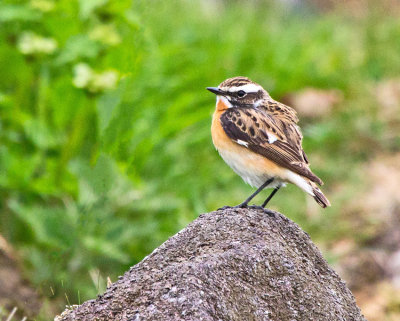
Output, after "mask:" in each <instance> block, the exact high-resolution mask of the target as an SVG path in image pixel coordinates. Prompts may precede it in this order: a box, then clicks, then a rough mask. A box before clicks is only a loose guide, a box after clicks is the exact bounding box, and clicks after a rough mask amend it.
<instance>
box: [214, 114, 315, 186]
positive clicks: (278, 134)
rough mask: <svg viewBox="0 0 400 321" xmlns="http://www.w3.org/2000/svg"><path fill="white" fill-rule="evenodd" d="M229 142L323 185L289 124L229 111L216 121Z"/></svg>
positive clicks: (299, 134) (294, 128) (298, 137)
mask: <svg viewBox="0 0 400 321" xmlns="http://www.w3.org/2000/svg"><path fill="white" fill-rule="evenodd" d="M220 121H221V125H222V128H223V129H224V131H225V133H226V134H227V135H228V137H229V138H230V139H232V140H233V141H234V142H236V143H237V144H240V145H242V146H245V147H246V148H248V149H250V150H251V151H253V152H255V153H257V154H260V155H262V156H265V157H266V158H268V159H270V160H271V161H273V162H274V163H276V164H278V165H280V166H282V167H285V168H287V169H289V170H291V171H293V172H295V173H297V174H299V175H302V176H304V177H307V178H308V179H310V180H311V181H313V182H315V183H318V184H320V185H322V184H323V182H322V180H321V179H320V178H319V177H318V176H316V175H315V174H314V173H312V172H311V170H310V169H309V167H308V160H307V157H306V155H305V153H304V151H303V148H302V147H301V141H302V138H303V137H302V135H301V133H300V130H299V128H298V126H297V125H296V124H295V123H293V122H288V121H284V120H281V119H279V118H277V117H273V116H271V115H269V114H268V113H267V112H265V111H263V110H259V109H254V108H230V109H228V110H227V111H225V112H224V113H223V114H222V115H221V118H220Z"/></svg>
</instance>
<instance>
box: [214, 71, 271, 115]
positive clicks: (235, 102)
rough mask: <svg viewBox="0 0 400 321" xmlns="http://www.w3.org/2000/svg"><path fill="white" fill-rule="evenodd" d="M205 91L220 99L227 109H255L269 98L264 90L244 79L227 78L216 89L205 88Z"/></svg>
mask: <svg viewBox="0 0 400 321" xmlns="http://www.w3.org/2000/svg"><path fill="white" fill-rule="evenodd" d="M207 90H209V91H211V92H212V93H214V94H216V95H217V97H218V99H222V100H223V101H224V103H225V104H226V105H227V107H228V108H231V107H253V108H256V107H258V106H259V105H260V104H261V103H262V101H263V100H264V99H268V98H270V96H269V94H268V92H267V91H266V90H265V89H264V88H262V87H261V86H260V85H259V84H257V83H255V82H253V81H251V80H250V79H249V78H246V77H234V78H228V79H226V80H225V81H223V82H222V83H220V85H219V86H218V87H207Z"/></svg>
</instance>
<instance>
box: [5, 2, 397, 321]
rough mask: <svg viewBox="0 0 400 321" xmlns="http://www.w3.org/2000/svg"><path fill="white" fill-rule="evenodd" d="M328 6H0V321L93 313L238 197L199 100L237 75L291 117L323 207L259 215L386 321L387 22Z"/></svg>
mask: <svg viewBox="0 0 400 321" xmlns="http://www.w3.org/2000/svg"><path fill="white" fill-rule="evenodd" d="M322 4H323V5H322ZM340 4H341V5H339V6H338V5H336V4H335V1H324V2H319V1H218V0H208V1H201V0H197V1H196V0H191V1H189V0H187V1H184V0H182V1H177V0H173V1H144V0H142V1H131V0H129V1H128V0H120V1H111V0H80V1H71V0H60V1H51V0H31V1H17V0H14V1H12V0H3V1H1V3H0V41H1V44H0V66H1V69H0V70H1V74H0V117H1V118H0V193H1V194H0V211H1V212H0V253H1V254H2V255H3V256H4V257H6V258H7V260H10V262H13V263H12V264H15V266H17V267H18V268H15V269H14V268H13V269H12V270H13V271H14V273H16V274H17V275H15V276H14V278H15V280H17V281H15V280H11V279H12V278H11V279H9V278H8V277H7V278H6V277H5V276H4V275H7V274H4V273H3V274H2V273H1V269H2V268H1V266H3V267H5V266H6V264H5V263H3V264H0V287H3V289H6V288H7V284H11V283H12V282H14V281H15V284H16V285H15V287H14V288H13V291H12V293H13V296H11V295H10V294H7V291H6V290H4V291H3V292H4V293H5V294H4V293H2V291H1V290H0V307H2V309H1V310H0V311H1V312H0V319H1V317H6V316H7V315H8V313H9V312H10V311H11V310H12V308H13V307H14V306H15V307H18V312H17V314H16V315H15V320H16V319H17V317H18V316H21V317H22V316H24V315H28V316H30V317H31V318H34V319H36V320H48V319H52V318H53V317H54V315H55V314H57V313H60V312H61V311H62V310H63V309H64V308H65V305H69V304H79V303H82V302H83V301H85V300H87V299H91V298H94V297H95V296H96V295H97V294H99V293H102V292H103V291H104V290H105V288H106V285H107V278H109V279H110V280H111V281H115V280H116V279H117V277H118V276H119V275H121V274H122V273H123V272H124V271H126V270H127V269H128V268H129V267H130V266H132V265H134V264H135V263H137V262H139V261H140V260H142V259H143V257H144V256H145V255H147V254H149V253H150V252H151V251H152V250H153V249H154V248H156V247H157V246H159V245H160V244H161V243H162V242H163V241H165V240H166V239H167V238H168V237H170V236H172V235H173V234H175V233H176V232H178V231H179V230H181V229H182V228H184V227H185V226H186V225H187V224H188V223H189V222H191V221H192V220H194V219H195V218H196V217H197V216H198V215H199V214H200V213H203V212H208V211H212V210H215V209H217V208H218V207H221V206H223V205H236V204H238V203H239V202H241V201H243V200H244V199H245V198H246V197H247V196H248V195H249V194H250V193H251V192H252V189H251V188H250V187H249V186H247V185H245V184H244V183H243V181H242V180H241V179H240V177H238V176H237V175H236V174H234V173H233V172H232V170H231V169H229V168H228V166H227V165H226V164H225V163H224V162H223V161H222V159H221V158H220V157H219V155H218V153H217V152H216V151H215V149H214V147H213V145H212V142H211V136H210V123H211V115H212V112H213V109H214V105H215V97H214V96H213V95H212V94H210V93H209V92H207V91H206V90H205V87H206V86H217V85H218V84H219V83H220V82H222V81H223V80H224V79H226V78H228V77H232V76H238V75H243V76H248V77H250V78H251V79H253V80H254V81H256V82H258V83H260V84H261V85H263V86H264V87H265V88H266V89H267V90H268V91H269V92H270V94H271V96H272V97H274V98H276V99H278V100H282V101H284V102H286V103H288V104H290V105H292V106H293V107H295V108H296V109H298V112H299V116H300V119H301V121H300V126H301V127H302V129H303V133H304V143H303V146H304V148H305V150H306V152H307V154H308V156H309V159H310V162H311V165H312V169H313V171H314V172H315V173H316V174H318V175H319V176H320V177H321V178H322V179H323V180H324V182H325V186H324V187H323V191H324V193H325V195H327V197H328V198H329V199H330V201H331V203H332V205H333V206H332V207H331V208H329V209H327V210H325V211H324V210H322V209H319V207H318V205H316V204H314V201H313V200H312V199H311V198H309V197H308V196H306V195H305V194H304V193H303V192H302V191H300V190H299V189H298V188H296V187H293V186H289V187H288V188H286V189H284V190H282V191H280V192H279V193H278V194H277V196H276V197H275V198H274V199H273V200H272V202H271V203H270V205H271V207H272V208H273V209H276V210H279V211H281V212H282V213H284V214H285V215H286V216H288V217H289V218H291V219H293V220H294V221H296V222H297V223H298V224H299V225H301V227H302V228H303V229H304V230H305V231H307V232H308V233H309V234H310V235H311V238H312V239H313V241H315V242H316V243H317V244H318V246H319V247H320V248H321V250H322V252H323V254H324V256H325V257H326V258H327V259H328V261H329V262H330V263H331V264H332V265H333V266H334V267H335V269H337V270H338V272H339V273H340V275H341V276H342V277H343V278H344V279H345V280H346V281H347V282H348V284H349V286H350V287H351V289H352V290H353V291H354V293H355V295H356V297H357V300H358V303H359V305H360V306H361V309H362V311H363V312H364V314H365V315H366V316H367V318H368V319H369V320H370V321H371V320H395V319H397V320H398V318H399V314H400V290H399V289H400V236H399V233H398V232H396V231H399V230H400V196H399V183H398V182H399V181H400V167H399V164H400V154H399V151H400V136H399V129H400V80H399V78H398V77H399V71H400V14H399V10H398V9H399V5H398V2H397V1H383V2H376V1H374V2H369V1H350V2H346V4H344V3H343V2H340ZM307 108H308V109H307ZM396 175H397V176H396ZM265 195H267V192H264V193H263V195H262V196H260V197H258V198H257V202H261V201H262V198H263V197H264V196H265ZM396 233H397V234H396ZM396 255H397V256H396ZM4 260H6V259H5V258H3V261H1V260H0V263H1V262H5V261H4ZM7 262H9V261H7ZM10 264H11V263H10ZM396 264H397V265H396ZM388 266H389V267H390V268H391V270H387V269H388V268H387V267H388ZM396 267H398V268H397V269H396ZM19 278H21V280H26V281H21V282H23V283H24V286H25V287H28V288H30V289H31V290H32V292H29V293H30V294H29V295H28V296H27V297H24V296H19V295H18V291H19V286H18V284H19V283H18V282H19V281H18V280H19ZM10 282H11V283H10ZM26 282H28V284H29V285H27V284H26ZM13 284H14V283H13ZM371 306H372V308H371ZM18 313H20V314H18Z"/></svg>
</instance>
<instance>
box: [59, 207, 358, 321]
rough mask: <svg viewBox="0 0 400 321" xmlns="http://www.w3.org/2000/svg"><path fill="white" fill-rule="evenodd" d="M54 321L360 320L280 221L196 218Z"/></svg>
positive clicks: (328, 272) (260, 214)
mask: <svg viewBox="0 0 400 321" xmlns="http://www.w3.org/2000/svg"><path fill="white" fill-rule="evenodd" d="M56 320H63V321H66V320H129V321H143V320H160V321H161V320H163V321H167V320H171V321H172V320H233V321H235V320H241V321H242V320H265V321H267V320H271V321H272V320H274V321H293V320H316V321H323V320H329V321H335V320H346V321H351V320H365V318H364V317H363V316H362V314H361V312H360V310H359V308H358V307H357V305H356V303H355V300H354V297H353V295H352V294H351V292H350V291H349V290H348V289H347V287H346V285H345V284H344V282H343V281H342V280H341V279H340V278H339V276H338V275H337V274H336V273H335V272H334V271H333V270H332V269H331V268H330V267H329V266H328V264H327V262H326V261H325V260H324V259H323V257H322V255H321V253H320V252H319V250H318V249H317V247H316V246H315V245H314V244H313V243H312V242H311V240H310V238H309V236H308V235H307V234H306V233H305V232H303V231H302V230H301V229H300V228H299V226H298V225H296V224H295V223H293V222H292V221H290V220H289V219H287V218H286V217H285V216H283V215H282V214H280V213H276V212H271V211H268V212H264V211H263V210H258V209H225V210H219V211H216V212H212V213H207V214H203V215H201V216H200V217H199V218H198V219H196V220H195V221H194V222H192V223H191V224H189V225H188V226H187V227H186V228H185V229H183V230H182V231H180V232H179V233H178V234H176V235H175V236H173V237H171V238H170V239H169V240H168V241H166V242H165V243H164V244H162V245H161V246H160V247H159V248H157V249H156V250H155V251H154V252H153V253H151V254H150V255H149V256H147V257H146V258H145V259H144V260H143V261H142V262H140V263H139V264H137V265H135V266H134V267H132V268H131V269H130V270H129V271H128V272H126V273H125V275H124V276H122V277H120V279H119V280H118V281H117V282H115V283H113V284H112V285H111V286H110V287H109V288H108V289H107V290H106V292H105V293H104V294H102V295H100V296H99V297H98V298H97V299H95V300H90V301H87V302H85V303H83V304H82V305H80V306H78V307H76V308H74V309H73V310H66V311H64V313H63V314H62V315H61V316H59V317H56Z"/></svg>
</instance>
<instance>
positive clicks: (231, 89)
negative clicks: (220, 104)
mask: <svg viewBox="0 0 400 321" xmlns="http://www.w3.org/2000/svg"><path fill="white" fill-rule="evenodd" d="M261 89H262V88H261V86H259V85H256V84H246V85H243V86H237V87H236V86H235V87H229V88H227V90H228V91H229V92H236V91H239V90H243V91H245V92H247V93H251V92H257V91H259V90H261Z"/></svg>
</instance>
